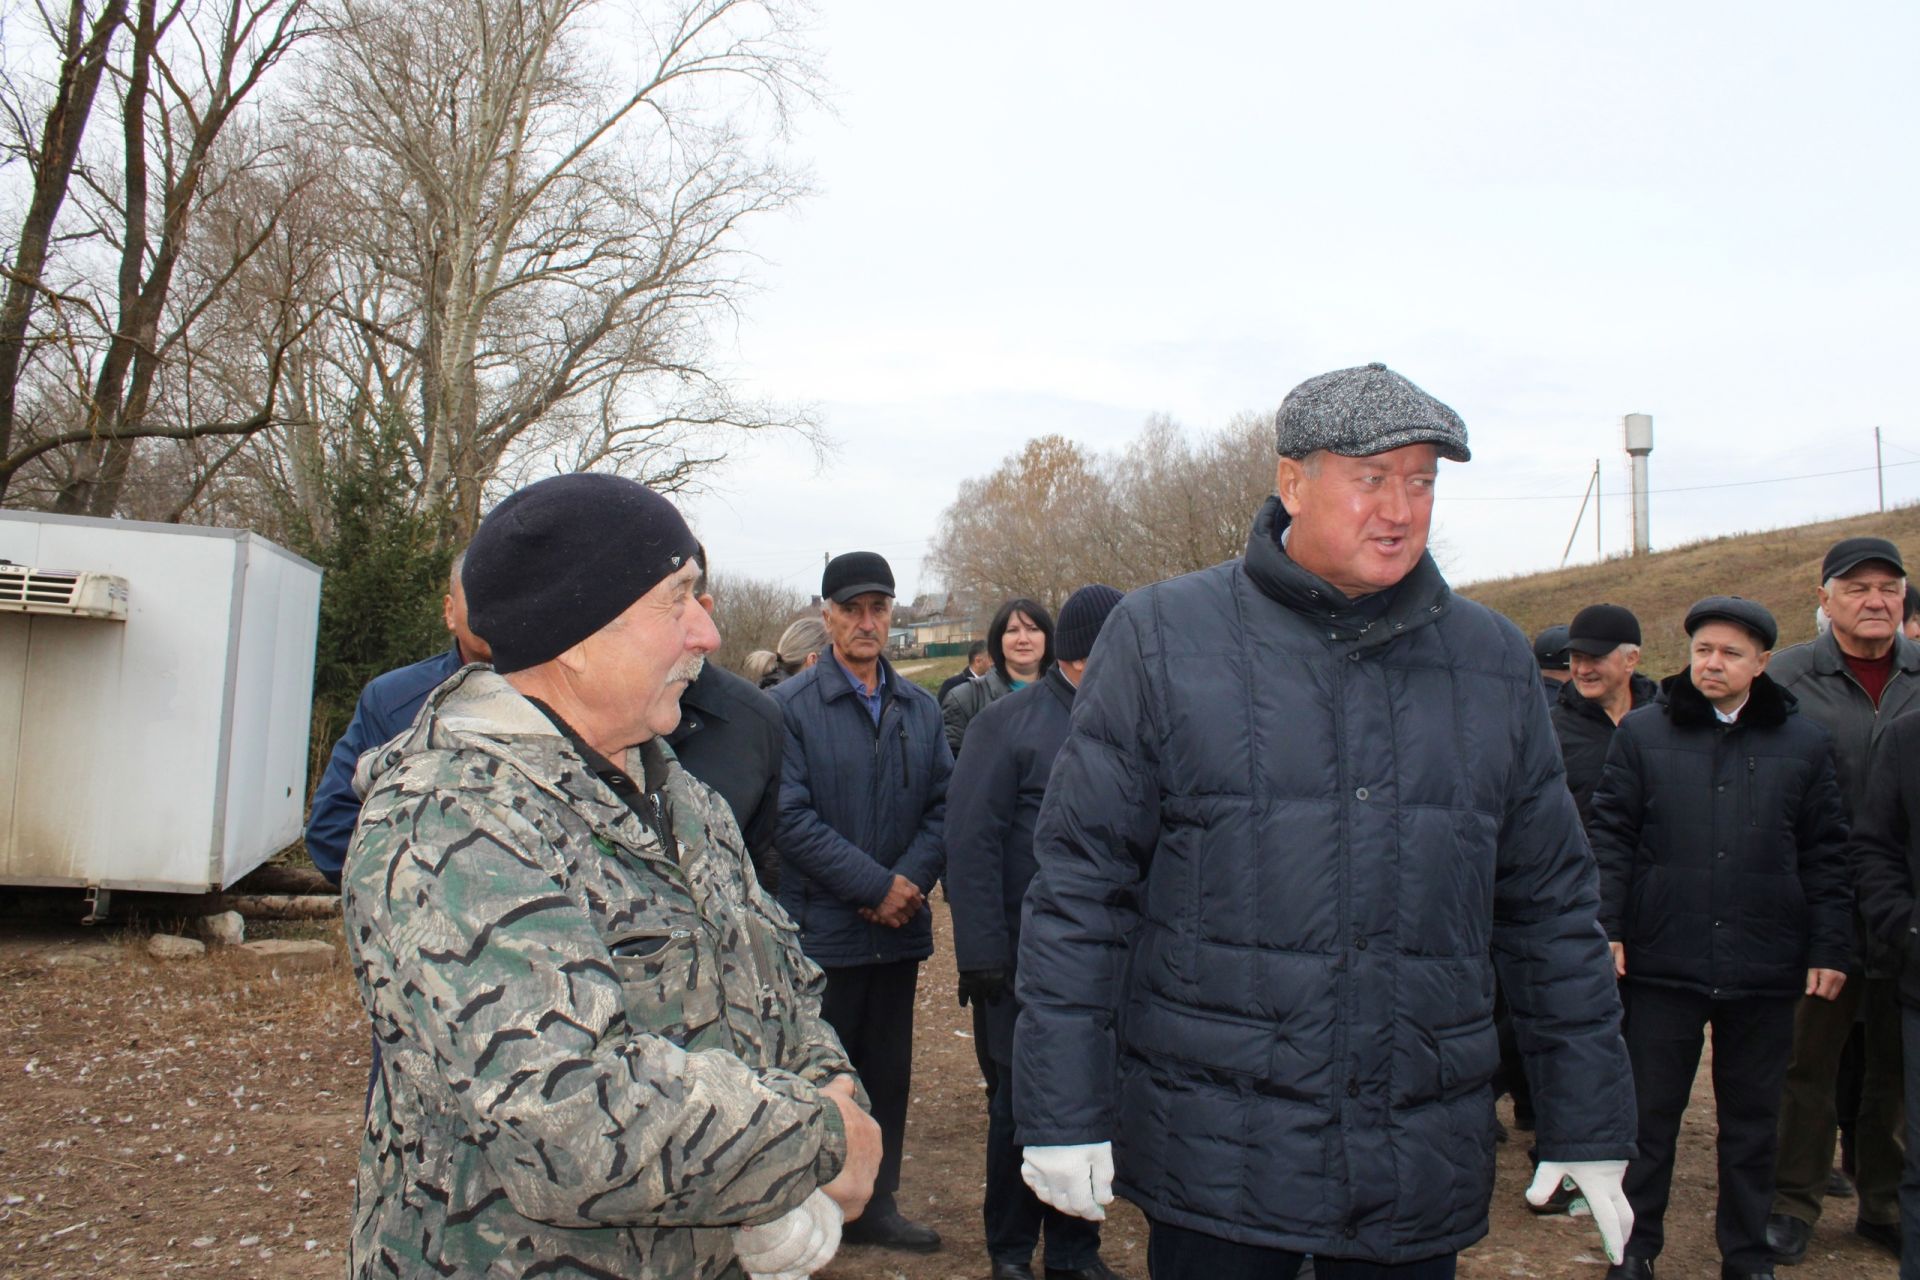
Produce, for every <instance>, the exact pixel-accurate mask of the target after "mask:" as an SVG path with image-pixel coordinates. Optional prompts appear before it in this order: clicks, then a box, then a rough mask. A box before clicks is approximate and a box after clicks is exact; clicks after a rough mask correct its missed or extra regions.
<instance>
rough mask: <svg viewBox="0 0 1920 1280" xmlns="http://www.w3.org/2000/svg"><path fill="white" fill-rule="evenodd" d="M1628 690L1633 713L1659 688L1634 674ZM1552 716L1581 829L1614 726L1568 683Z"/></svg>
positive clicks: (1561, 692)
mask: <svg viewBox="0 0 1920 1280" xmlns="http://www.w3.org/2000/svg"><path fill="white" fill-rule="evenodd" d="M1627 690H1628V692H1629V693H1631V694H1632V695H1633V708H1629V710H1632V709H1635V708H1639V707H1644V706H1646V705H1647V703H1649V702H1651V701H1653V699H1654V697H1655V696H1656V695H1657V694H1658V693H1659V692H1660V686H1658V685H1656V684H1655V683H1654V682H1653V681H1651V680H1649V679H1647V678H1646V677H1645V676H1643V675H1641V674H1640V673H1639V672H1637V671H1636V672H1634V673H1633V678H1632V679H1631V680H1629V681H1628V682H1627ZM1552 715H1553V732H1554V736H1555V737H1557V738H1558V739H1559V740H1560V760H1561V763H1563V764H1564V765H1566V767H1567V790H1569V791H1571V792H1573V802H1574V804H1576V805H1578V806H1579V808H1580V822H1581V825H1583V826H1584V825H1586V823H1587V821H1588V820H1589V819H1590V818H1591V816H1592V809H1593V789H1594V788H1595V787H1597V786H1599V785H1600V770H1601V768H1602V766H1604V765H1605V764H1606V763H1607V744H1608V743H1610V742H1612V741H1613V730H1614V723H1613V720H1612V718H1611V717H1609V716H1608V715H1607V713H1606V711H1605V710H1604V709H1602V707H1601V706H1600V704H1599V703H1598V702H1595V701H1594V700H1593V699H1592V698H1589V697H1587V696H1585V695H1584V694H1582V693H1581V692H1580V689H1579V686H1578V685H1576V684H1574V683H1573V681H1571V680H1569V681H1567V683H1565V684H1563V685H1561V686H1560V692H1559V694H1558V695H1557V696H1556V697H1555V699H1554V703H1553V711H1552ZM1624 718H1625V717H1622V719H1624Z"/></svg>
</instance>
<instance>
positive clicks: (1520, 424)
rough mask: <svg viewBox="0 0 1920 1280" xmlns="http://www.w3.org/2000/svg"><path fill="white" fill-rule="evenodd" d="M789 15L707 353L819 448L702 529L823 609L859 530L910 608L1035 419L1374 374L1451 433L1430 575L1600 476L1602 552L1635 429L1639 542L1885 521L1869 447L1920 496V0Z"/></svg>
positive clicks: (1245, 399)
mask: <svg viewBox="0 0 1920 1280" xmlns="http://www.w3.org/2000/svg"><path fill="white" fill-rule="evenodd" d="M1176 9H1177V12H1176ZM820 19H821V21H820V27H819V33H818V43H819V47H820V48H821V49H822V51H823V53H824V66H825V70H826V73H827V75H828V77H829V78H830V80H831V82H832V83H833V85H834V107H835V112H834V114H833V115H831V116H829V115H824V114H822V115H816V116H814V117H812V118H810V119H808V120H807V121H806V122H805V123H804V125H803V128H802V130H801V132H800V134H799V135H798V137H797V139H796V150H797V152H798V153H799V154H801V155H802V156H804V157H806V158H807V159H808V160H809V162H810V164H811V168H812V171H813V175H814V182H815V185H816V187H817V189H818V192H819V194H818V195H817V196H815V197H814V198H812V199H811V200H809V201H808V202H807V203H806V204H805V205H804V206H803V207H802V208H800V209H799V210H798V211H797V212H796V213H794V214H791V215H785V216H783V217H782V218H781V219H780V220H779V221H778V222H766V223H763V224H761V225H760V226H759V227H758V228H757V229H756V231H755V233H754V242H753V243H754V248H755V249H756V250H757V251H758V252H760V253H761V254H763V255H764V256H765V258H766V265H765V266H764V268H763V269H762V270H761V272H760V280H761V284H762V291H761V292H760V293H759V294H758V295H757V296H755V297H753V298H752V299H750V300H749V302H748V304H747V313H746V318H745V321H744V323H743V324H742V326H741V327H740V328H739V330H738V332H737V342H738V345H737V349H736V350H735V351H734V352H733V353H732V359H733V360H734V361H735V362H736V372H737V373H738V375H739V376H740V378H741V380H742V381H743V383H744V384H745V385H746V386H747V387H749V388H750V389H751V390H752V391H753V392H754V393H756V394H759V395H764V396H770V397H774V398H778V399H782V400H786V401H790V402H805V403H811V404H813V405H814V406H816V407H817V409H818V411H819V412H820V414H821V416H822V418H823V420H824V423H825V425H826V428H827V430H828V431H829V432H830V433H831V435H832V436H833V437H834V438H835V440H836V441H837V443H838V447H837V450H836V451H835V452H834V453H833V454H832V455H831V456H830V457H829V458H828V460H827V461H826V463H825V465H824V466H822V467H819V468H816V467H815V466H814V464H813V461H812V459H811V458H810V457H809V455H808V454H807V453H806V451H805V450H804V449H801V448H799V447H797V446H793V445H788V444H779V443H772V442H757V443H754V444H751V445H749V446H746V447H744V448H742V449H739V450H737V451H736V453H735V457H734V460H733V463H732V465H731V466H730V467H729V469H728V470H727V471H726V472H725V473H723V474H722V475H721V476H720V477H719V478H718V481H717V485H718V489H717V491H716V492H715V493H714V494H713V495H712V496H710V497H707V498H704V499H701V500H699V501H698V502H697V503H695V505H694V507H693V512H692V514H693V515H694V517H695V520H696V523H697V525H698V527H699V530H700V532H701V534H702V535H703V536H704V537H705V539H706V540H707V543H708V545H709V547H710V549H711V551H712V556H713V561H714V564H715V567H716V568H717V569H719V570H721V571H722V572H725V571H729V570H731V571H734V572H738V573H743V574H748V575H751V576H755V577H763V578H777V579H781V580H783V581H786V582H789V583H791V584H792V585H793V586H794V587H795V588H797V589H800V590H805V591H812V590H817V589H818V581H819V568H820V564H821V557H822V554H823V553H825V552H836V553H837V552H840V551H846V550H853V549H860V548H867V549H876V550H880V551H882V552H883V553H884V554H886V555H887V556H888V557H889V559H890V560H891V561H892V562H893V565H894V568H895V572H896V574H897V575H898V576H899V578H900V583H901V594H902V595H903V596H909V597H910V596H911V595H912V594H913V593H914V592H915V591H916V590H918V589H920V588H921V587H923V586H924V587H926V588H929V589H931V587H932V586H933V585H934V584H933V583H932V582H931V581H930V580H929V581H923V580H922V576H921V573H920V560H921V557H922V556H923V555H924V554H925V552H926V549H927V544H928V540H929V538H930V537H931V536H932V534H933V532H934V530H935V528H936V526H937V522H938V517H939V513H940V511H941V510H942V509H943V508H944V507H945V506H947V504H948V503H950V502H951V501H952V500H953V498H954V496H955V492H956V487H957V485H958V483H959V481H960V480H961V479H963V478H965V477H968V476H974V475H981V474H984V473H985V472H987V471H989V470H991V469H992V467H993V466H994V465H995V464H996V463H997V462H998V461H999V460H1000V459H1001V458H1003V457H1005V456H1006V455H1007V454H1009V453H1011V452H1013V451H1014V450H1016V449H1017V448H1018V447H1019V446H1020V445H1021V444H1022V443H1023V442H1024V441H1026V440H1027V439H1029V438H1030V437H1032V436H1035V435H1039V434H1043V433H1047V432H1059V433H1061V434H1064V435H1067V436H1069V437H1071V438H1073V439H1075V440H1078V441H1080V442H1081V443H1083V444H1085V445H1087V446H1088V447H1089V448H1092V449H1095V450H1105V449H1110V448H1113V447H1115V446H1117V445H1119V444H1121V443H1123V442H1124V441H1126V440H1127V439H1128V438H1130V437H1131V436H1133V435H1134V434H1135V433H1136V432H1137V431H1138V430H1139V428H1140V426H1141V424H1142V423H1143V422H1144V420H1145V419H1146V418H1147V416H1148V415H1149V414H1151V413H1154V412H1156V411H1157V412H1164V413H1167V414H1170V415H1171V416H1172V417H1173V418H1174V419H1176V420H1177V421H1179V422H1180V423H1182V424H1184V425H1185V426H1186V427H1188V428H1189V429H1190V430H1196V431H1197V430H1212V429H1215V428H1217V427H1219V426H1220V425H1222V424H1224V423H1225V422H1226V421H1227V419H1228V418H1229V417H1231V416H1232V415H1233V414H1234V413H1236V412H1238V411H1241V410H1248V409H1260V410H1266V411H1271V410H1272V409H1273V408H1274V407H1275V406H1277V405H1278V403H1279V401H1280V399H1281V397H1282V396H1284V395H1285V394H1286V391H1287V390H1288V388H1290V387H1292V386H1293V385H1294V384H1295V383H1297V382H1299V381H1301V380H1302V379H1304V378H1306V377H1309V376H1312V375H1313V374H1316V373H1319V372H1322V371H1325V370H1327V369H1332V368H1339V367H1342V366H1347V365H1354V364H1360V363H1364V362H1366V361H1369V360H1384V361H1386V362H1387V363H1388V364H1389V365H1391V366H1392V367H1393V368H1395V369H1396V370H1398V371H1400V372H1402V373H1404V374H1406V375H1407V376H1408V377H1410V378H1412V379H1413V380H1414V381H1416V382H1418V383H1419V384H1421V385H1422V386H1423V387H1425V388H1426V389H1427V390H1429V391H1431V392H1432V393H1433V394H1435V395H1437V396H1439V397H1440V398H1441V399H1443V400H1446V401H1447V402H1449V403H1450V404H1452V405H1453V406H1454V407H1455V408H1456V409H1458V410H1459V411H1460V413H1461V414H1462V415H1463V416H1464V417H1465V419H1466V422H1467V426H1468V430H1469V432H1470V436H1471V443H1472V447H1473V452H1474V461H1473V462H1472V463H1470V464H1467V465H1465V466H1454V465H1453V464H1450V463H1449V464H1443V466H1442V471H1441V485H1440V502H1439V506H1438V508H1437V513H1436V516H1435V521H1434V525H1435V540H1436V553H1437V554H1438V555H1439V556H1440V558H1441V562H1442V565H1443V567H1444V568H1445V569H1446V570H1447V572H1448V574H1449V576H1450V577H1451V578H1452V579H1453V580H1454V581H1456V582H1466V581H1471V580H1474V579H1479V578H1486V577H1492V576H1499V575H1505V574H1510V573H1522V572H1529V571H1532V570H1536V569H1542V568H1551V567H1553V566H1554V565H1556V564H1557V563H1558V562H1559V558H1560V554H1561V549H1562V547H1563V545H1564V544H1565V542H1566V539H1567V536H1568V534H1569V532H1570V531H1571V529H1572V527H1573V521H1574V515H1575V512H1576V511H1577V510H1578V508H1579V505H1580V497H1579V495H1580V493H1581V491H1582V490H1583V489H1584V487H1585V486H1586V483H1587V479H1588V476H1589V475H1590V473H1591V471H1592V469H1593V464H1594V460H1595V459H1596V458H1598V459H1599V460H1600V462H1601V466H1602V478H1603V483H1604V486H1605V489H1606V491H1607V494H1608V497H1607V499H1606V503H1605V511H1604V524H1603V533H1604V535H1605V539H1606V548H1607V550H1608V551H1609V552H1610V553H1611V552H1617V551H1620V550H1624V549H1625V547H1626V546H1627V542H1628V538H1629V521H1628V516H1627V505H1626V498H1625V490H1626V475H1627V473H1626V464H1625V456H1624V454H1623V453H1622V451H1621V439H1620V431H1621V422H1620V420H1621V417H1622V415H1624V414H1627V413H1630V412H1644V413H1649V414H1652V415H1653V419H1654V432H1655V450H1654V453H1653V457H1652V459H1651V465H1652V476H1653V487H1654V489H1655V495H1654V498H1653V508H1652V519H1653V524H1652V528H1653V540H1654V545H1655V546H1656V548H1657V547H1663V546H1672V545H1675V544H1677V543H1680V542H1685V541H1691V540H1695V539H1698V538H1701V537H1707V536H1712V535H1716V534H1720V533H1727V532H1734V531H1737V530H1741V529H1757V528H1766V527H1772V526H1778V525H1783V524H1797V523H1800V522H1802V521H1805V520H1811V519H1817V518H1822V517H1829V516H1836V515H1843V514H1849V513H1856V512H1862V511H1869V510H1872V509H1873V505H1874V501H1875V493H1874V475H1873V472H1872V471H1871V468H1872V466H1873V462H1874V454H1873V428H1874V427H1875V426H1879V427H1882V428H1884V431H1885V438H1886V441H1887V446H1886V450H1885V458H1886V462H1887V463H1888V464H1889V466H1888V469H1887V471H1886V472H1885V479H1886V492H1887V501H1888V503H1889V505H1892V504H1893V503H1895V502H1907V501H1912V500H1914V499H1915V498H1917V497H1920V415H1917V414H1916V412H1915V409H1914V404H1915V398H1916V391H1917V390H1920V384H1917V379H1916V366H1917V365H1920V361H1916V359H1915V350H1916V341H1915V340H1916V336H1920V335H1917V334H1916V324H1915V318H1914V317H1915V312H1916V307H1920V270H1917V269H1916V263H1917V260H1920V251H1917V250H1916V247H1915V245H1916V226H1917V225H1920V224H1917V222H1916V218H1917V217H1920V167H1917V163H1916V160H1917V158H1920V145H1916V142H1915V140H1914V128H1915V124H1916V122H1917V121H1920V109H1917V108H1920V101H1917V99H1920V88H1916V86H1917V85H1920V77H1916V76H1915V75H1914V74H1913V69H1912V61H1911V60H1912V54H1913V51H1914V49H1916V48H1920V6H1915V5H1912V4H1899V3H1853V4H1848V5H1844V6H1809V5H1805V4H1785V3H1756V2H1755V0H1746V2H1744V3H1739V4H1709V3H1689V4H1685V5H1675V4H1672V3H1660V4H1653V3H1643V2H1641V0H1630V2H1627V3H1614V4H1609V5H1605V6H1601V5H1577V6H1576V5H1553V4H1540V3H1538V0H1528V2H1526V3H1499V4H1495V3H1463V2H1461V0H1455V2H1453V3H1448V4H1444V5H1435V4H1430V3H1413V2H1411V0H1409V2H1408V3H1354V2H1349V3H1343V4H1338V5H1308V4H1297V3H1273V2H1272V0H1267V2H1264V3H1251V2H1249V3H1232V4H1228V3H1217V4H1210V3H1188V4H1183V5H1180V6H1177V7H1176V6H1173V5H1168V4H1164V3H1159V4H1150V3H1116V2H1115V0H1104V2H1103V3H1099V4H1092V3H1057V2H1050V0H1040V2H1038V3H1035V2H1034V0H1027V2H1026V3H1021V4H1011V3H976V4H972V5H968V6H958V7H956V6H951V5H944V6H932V5H921V4H903V3H899V0H821V11H820ZM1854 468H1866V469H1867V470H1863V471H1855V472H1854V473H1852V474H1846V475H1840V476H1832V477H1828V478H1824V479H1806V480H1799V481H1795V482H1792V483H1766V484H1754V485H1747V486H1745V487H1739V488H1720V489H1693V488H1692V487H1693V486H1702V485H1715V484H1727V483H1729V482H1736V481H1753V480H1768V481H1770V480H1774V479H1777V478H1780V477H1790V476H1806V475H1809V474H1810V473H1817V472H1831V471H1844V470H1848V469H1854ZM1685 489H1691V491H1679V492H1676V490H1685ZM1662 490H1666V492H1661V491H1662ZM1248 516H1249V519H1251V516H1252V513H1251V512H1249V513H1248ZM1590 519H1591V517H1590V516H1589V520H1590ZM1594 554H1595V552H1594V543H1593V530H1592V525H1591V523H1589V524H1587V525H1585V526H1584V527H1583V528H1582V530H1581V533H1580V539H1579V541H1578V542H1577V543H1576V544H1575V548H1574V558H1575V560H1590V559H1592V558H1593V557H1594ZM1724 585H1725V589H1727V590H1737V589H1738V584H1731V583H1730V584H1724Z"/></svg>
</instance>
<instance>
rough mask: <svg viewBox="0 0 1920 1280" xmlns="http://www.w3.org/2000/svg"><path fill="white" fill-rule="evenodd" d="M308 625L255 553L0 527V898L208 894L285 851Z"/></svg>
mask: <svg viewBox="0 0 1920 1280" xmlns="http://www.w3.org/2000/svg"><path fill="white" fill-rule="evenodd" d="M319 613H320V570H319V569H318V568H317V567H316V566H314V565H312V564H310V563H308V562H307V561H306V560H303V559H301V558H300V557H299V556H296V555H294V554H293V553H292V552H289V551H286V550H284V549H283V548H281V547H277V546H275V545H274V544H273V543H271V542H268V541H267V540H266V539H265V538H262V537H259V536H258V535H256V534H252V533H248V532H245V531H243V530H236V529H203V528H193V527H190V526H185V525H171V524H147V523H142V522H138V521H128V520H94V519H88V518H83V517H78V516H55V515H42V514H38V513H34V512H17V511H0V884H9V885H40V886H73V887H79V888H85V889H89V890H111V889H132V890H149V891H163V892H176V893H204V892H207V891H209V890H216V889H224V888H226V887H227V886H229V885H231V884H232V883H233V882H234V881H236V880H238V879H239V878H240V877H241V876H243V875H245V874H246V873H247V872H249V871H251V870H253V869H254V868H255V867H257V866H259V865H260V864H261V863H262V862H265V861H266V860H267V859H268V858H269V857H271V856H272V855H273V854H274V853H275V852H277V851H278V850H280V849H282V848H284V847H286V846H287V845H288V844H290V843H291V842H292V841H293V840H294V839H295V838H296V837H297V836H298V835H299V834H300V829H301V819H302V814H303V810H304V806H305V801H306V779H307V727H308V720H309V717H310V715H311V713H312V698H313V657H314V641H315V638H316V635H317V629H318V626H319Z"/></svg>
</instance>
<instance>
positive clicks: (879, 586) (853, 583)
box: [820, 551, 894, 604]
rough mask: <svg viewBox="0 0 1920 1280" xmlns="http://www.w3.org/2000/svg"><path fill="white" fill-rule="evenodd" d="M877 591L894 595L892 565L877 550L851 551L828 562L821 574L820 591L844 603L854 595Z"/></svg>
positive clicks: (825, 595)
mask: <svg viewBox="0 0 1920 1280" xmlns="http://www.w3.org/2000/svg"><path fill="white" fill-rule="evenodd" d="M869 591H878V592H879V593H880V594H881V595H884V596H891V595H893V594H894V591H893V567H892V566H891V565H889V564H888V563H887V560H886V557H885V556H883V555H881V554H880V553H879V552H877V551H849V552H847V553H846V554H845V555H838V556H835V557H834V558H833V559H831V560H829V561H827V569H826V572H825V573H823V574H821V575H820V594H821V595H822V596H824V597H825V598H827V599H828V600H831V601H833V602H834V603H835V604H845V603H846V602H847V601H849V600H851V599H853V598H854V597H855V596H863V595H866V594H867V593H868V592H869Z"/></svg>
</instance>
